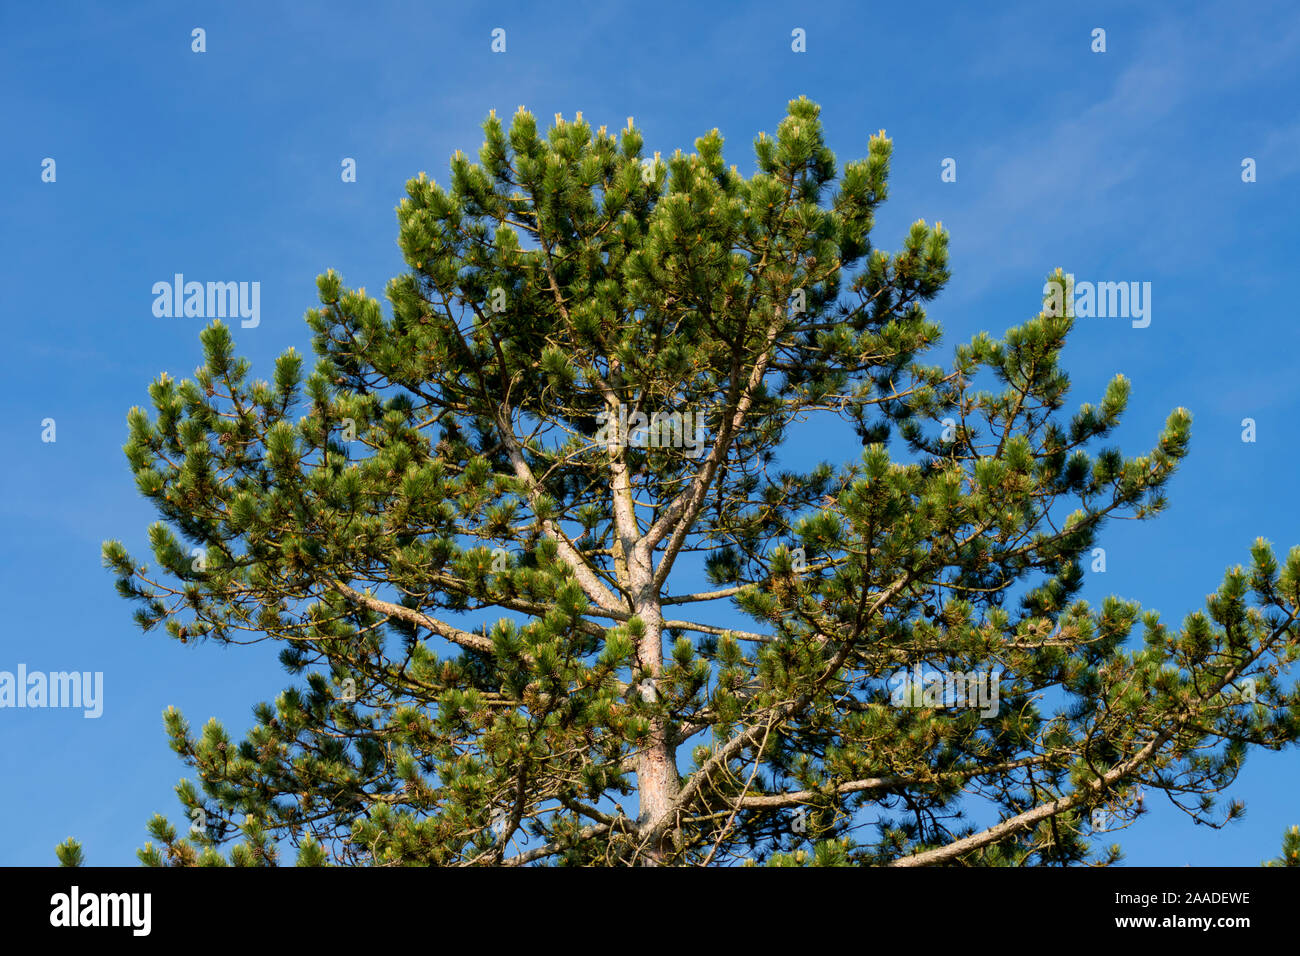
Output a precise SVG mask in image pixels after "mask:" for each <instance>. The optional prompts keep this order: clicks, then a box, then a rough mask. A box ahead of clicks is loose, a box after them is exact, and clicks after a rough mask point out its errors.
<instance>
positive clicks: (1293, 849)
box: [1264, 827, 1300, 866]
mask: <svg viewBox="0 0 1300 956" xmlns="http://www.w3.org/2000/svg"><path fill="white" fill-rule="evenodd" d="M1264 865H1265V866H1300V827H1291V829H1289V830H1287V831H1286V833H1284V834H1282V853H1281V855H1280V856H1277V857H1274V858H1273V859H1271V860H1267V861H1266V862H1265V863H1264Z"/></svg>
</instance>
